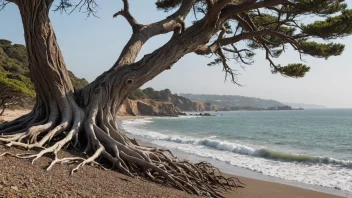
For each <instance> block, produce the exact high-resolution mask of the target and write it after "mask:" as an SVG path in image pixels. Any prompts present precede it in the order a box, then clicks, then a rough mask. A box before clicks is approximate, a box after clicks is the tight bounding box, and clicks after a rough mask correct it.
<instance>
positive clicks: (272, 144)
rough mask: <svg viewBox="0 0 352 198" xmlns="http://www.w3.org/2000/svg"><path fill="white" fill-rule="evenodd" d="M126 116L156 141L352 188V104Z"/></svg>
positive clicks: (141, 134)
mask: <svg viewBox="0 0 352 198" xmlns="http://www.w3.org/2000/svg"><path fill="white" fill-rule="evenodd" d="M211 114H214V115H215V116H211V117H197V116H182V117H178V118H167V117H165V118H152V119H136V120H124V121H122V122H121V123H120V125H121V127H122V128H123V129H124V130H126V131H127V132H129V133H131V134H132V135H134V136H136V137H138V138H141V139H144V140H147V141H149V142H151V143H152V144H156V145H159V146H162V147H167V148H171V149H174V150H178V151H180V152H185V153H188V154H189V155H194V156H198V157H202V158H204V159H209V160H212V161H213V162H214V161H215V162H222V163H226V164H228V165H229V166H231V167H234V168H238V167H240V168H244V169H248V170H251V171H254V172H257V173H259V174H262V175H266V176H271V177H275V178H281V179H284V180H290V181H295V182H301V183H304V184H312V185H316V186H323V187H329V188H333V189H337V190H341V191H346V192H348V194H350V192H352V109H324V110H323V109H321V110H304V111H239V112H216V113H215V112H211Z"/></svg>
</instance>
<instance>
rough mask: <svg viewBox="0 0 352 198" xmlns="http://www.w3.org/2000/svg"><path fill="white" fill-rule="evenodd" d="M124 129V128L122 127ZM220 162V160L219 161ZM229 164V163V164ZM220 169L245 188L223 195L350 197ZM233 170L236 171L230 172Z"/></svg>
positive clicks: (238, 169) (191, 157)
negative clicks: (241, 183) (243, 184)
mask: <svg viewBox="0 0 352 198" xmlns="http://www.w3.org/2000/svg"><path fill="white" fill-rule="evenodd" d="M157 117H158V116H124V117H120V119H119V121H118V122H119V125H120V126H121V121H123V120H135V119H145V118H147V119H152V118H157ZM123 130H124V129H123ZM125 132H126V133H127V134H128V135H131V136H133V137H134V138H136V139H137V140H138V141H139V142H142V143H144V144H147V145H148V146H156V145H154V144H153V143H150V142H149V140H144V139H141V137H139V136H136V135H133V134H131V133H129V132H128V131H125ZM171 150H172V152H173V153H174V154H176V155H178V156H180V157H181V158H184V159H187V160H195V161H196V162H197V161H205V160H206V161H210V163H213V162H212V161H216V160H213V159H210V158H204V157H199V156H195V155H192V154H188V153H184V152H182V151H178V150H173V149H171ZM221 163H222V162H221ZM229 166H231V165H229ZM217 168H220V169H221V172H222V173H223V174H224V175H226V176H229V177H236V178H239V179H240V180H241V182H243V183H245V184H246V187H245V188H243V189H242V188H240V189H236V190H235V191H234V192H230V193H227V194H225V195H226V196H225V197H248V198H249V197H274V198H275V197H277V198H281V197H285V198H297V197H302V198H303V197H312V198H318V197H323V198H324V197H331V198H338V197H351V198H352V193H351V192H348V191H343V190H338V189H334V188H329V187H324V186H317V185H312V184H305V183H302V182H296V181H291V180H285V179H281V178H277V177H272V176H268V175H263V174H260V173H257V172H255V171H252V170H248V169H245V168H241V167H236V166H231V169H230V168H228V167H226V168H225V167H217ZM233 170H235V172H236V173H232V172H234V171H233Z"/></svg>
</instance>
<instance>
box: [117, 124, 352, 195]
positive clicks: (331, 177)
mask: <svg viewBox="0 0 352 198" xmlns="http://www.w3.org/2000/svg"><path fill="white" fill-rule="evenodd" d="M175 119H177V118H175ZM178 119H182V118H178ZM152 122H153V120H151V119H137V120H124V121H122V127H123V128H124V129H125V130H126V131H127V132H130V133H132V134H133V135H137V136H140V137H143V138H146V139H149V140H151V142H152V143H154V144H157V145H160V146H164V147H168V148H174V149H178V150H180V151H183V152H186V153H189V154H194V155H197V156H200V157H206V158H212V159H215V160H218V161H222V162H226V163H227V164H230V165H234V166H238V167H242V168H246V169H249V170H253V171H256V172H259V173H262V174H265V175H269V176H273V177H278V178H282V179H286V180H293V181H299V182H303V183H307V184H314V185H320V186H326V187H332V188H335V189H341V190H345V191H350V192H352V171H351V168H352V162H351V161H349V160H338V159H334V158H330V157H320V156H309V155H300V154H296V153H285V152H279V151H274V150H270V149H267V148H261V147H256V146H255V145H248V144H244V143H241V142H229V141H226V140H221V139H218V138H217V137H216V136H209V137H203V138H196V137H191V136H182V135H179V134H172V133H168V134H164V133H161V132H156V131H150V130H146V129H143V125H146V124H148V123H152Z"/></svg>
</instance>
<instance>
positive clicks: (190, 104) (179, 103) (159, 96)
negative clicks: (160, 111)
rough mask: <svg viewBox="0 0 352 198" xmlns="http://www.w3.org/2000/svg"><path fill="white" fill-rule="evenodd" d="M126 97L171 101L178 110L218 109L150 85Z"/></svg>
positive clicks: (209, 104) (215, 106)
mask: <svg viewBox="0 0 352 198" xmlns="http://www.w3.org/2000/svg"><path fill="white" fill-rule="evenodd" d="M128 99H130V100H144V99H152V100H155V101H160V102H166V103H172V104H173V105H174V106H176V107H177V108H178V109H179V110H180V111H215V110H219V106H217V105H213V104H211V103H205V102H194V101H191V100H189V99H187V98H185V97H182V96H178V95H177V94H173V93H171V91H170V90H169V89H164V90H160V91H156V90H154V89H153V88H151V87H148V88H146V89H143V90H142V89H137V90H135V91H133V92H132V93H131V94H130V95H129V97H128Z"/></svg>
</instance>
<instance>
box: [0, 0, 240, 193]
mask: <svg viewBox="0 0 352 198" xmlns="http://www.w3.org/2000/svg"><path fill="white" fill-rule="evenodd" d="M17 5H18V7H19V9H20V12H21V16H22V21H23V26H24V31H25V40H26V45H27V51H28V57H29V68H30V72H31V79H32V81H33V83H34V85H35V90H36V93H37V99H36V105H35V107H34V109H33V111H32V112H31V113H29V114H28V115H25V116H23V117H21V118H18V119H16V120H14V121H13V122H9V123H5V124H3V125H0V134H2V135H1V136H0V141H2V142H6V145H7V146H20V147H24V148H27V149H30V148H42V149H43V150H42V151H40V152H39V153H38V154H34V155H13V154H10V153H5V154H8V155H12V156H16V157H18V158H26V159H33V162H34V161H35V160H37V159H38V158H40V157H41V156H43V155H44V154H48V153H51V154H54V156H55V158H54V160H53V161H52V163H51V164H50V166H49V167H48V169H51V167H52V166H53V165H54V164H56V163H58V162H62V163H65V162H72V161H78V162H81V163H79V165H78V166H77V168H75V169H74V170H73V171H76V170H77V169H78V168H79V167H81V166H83V165H85V164H86V163H94V164H97V162H95V160H97V159H98V157H100V156H102V157H103V159H104V160H106V161H108V162H110V163H111V165H112V166H113V167H114V168H117V169H118V170H119V171H120V172H122V173H125V174H127V175H131V176H133V175H143V176H144V177H147V178H149V179H151V180H153V181H156V182H161V183H164V182H165V181H167V182H168V183H169V184H170V185H172V186H174V187H176V188H178V189H181V190H185V191H187V192H190V193H195V194H198V195H207V196H214V197H217V196H220V194H219V191H218V190H219V188H222V189H225V190H227V189H229V188H231V187H234V186H238V185H239V183H238V181H237V180H235V179H232V178H231V179H226V178H224V177H223V176H221V174H218V173H217V172H216V171H215V170H216V169H214V167H212V166H211V165H209V164H207V163H198V164H192V163H189V162H187V161H182V160H179V159H178V158H176V157H174V156H173V155H172V154H171V153H170V155H169V156H168V155H166V154H165V153H164V152H165V150H162V149H157V148H149V147H144V146H141V145H139V144H138V143H137V142H136V141H135V140H131V139H129V138H128V137H127V136H126V135H125V134H124V133H123V132H121V131H120V130H119V129H118V127H117V117H116V116H117V110H118V108H119V107H120V106H121V104H122V102H123V100H125V99H126V97H127V96H128V95H129V93H131V92H132V91H133V90H135V89H137V88H139V87H140V86H142V85H143V84H144V83H146V82H147V81H149V80H151V79H153V78H154V77H155V76H157V75H158V74H160V73H161V72H162V71H164V70H166V69H168V68H170V67H171V66H172V65H173V64H174V63H175V62H177V61H178V60H179V59H180V58H181V57H183V56H184V55H186V54H187V53H190V52H194V51H195V50H197V48H198V47H199V46H200V45H202V44H204V43H206V42H207V41H209V40H210V38H211V37H212V36H213V35H214V34H215V33H216V32H217V31H218V29H219V24H221V23H222V22H218V21H217V22H214V21H208V20H200V21H198V22H197V24H195V25H193V26H192V27H191V28H188V29H187V30H186V31H185V32H184V33H183V34H179V33H180V23H179V22H180V21H182V20H183V19H184V15H186V14H187V13H188V12H189V10H190V8H191V6H192V5H193V2H192V1H189V2H188V3H185V4H183V5H182V6H181V7H180V9H179V11H178V12H177V14H175V15H172V17H170V18H167V19H165V20H162V21H160V22H157V23H154V24H151V25H145V26H143V25H139V24H137V23H136V21H135V20H130V24H131V25H132V27H133V30H134V33H133V35H132V37H131V39H130V41H129V42H128V44H127V46H126V47H125V49H124V50H123V52H122V53H121V55H120V57H119V59H118V61H117V62H116V63H115V65H114V66H113V67H112V68H111V69H110V70H109V71H107V72H105V73H104V74H102V75H101V76H99V77H98V78H97V79H96V80H95V81H93V82H92V83H90V84H89V85H88V86H87V87H85V88H83V89H81V90H78V91H76V92H74V91H73V88H72V84H71V82H70V79H69V76H68V73H67V69H66V66H65V63H64V59H63V56H62V54H61V52H60V48H59V46H58V44H57V41H56V38H55V33H54V30H53V27H52V25H51V23H50V20H49V17H48V13H49V9H50V5H51V1H48V0H33V1H18V2H17ZM125 12H128V10H126V8H125ZM169 31H174V36H173V37H172V38H171V40H170V41H169V42H168V43H167V44H165V45H164V46H162V47H161V48H159V49H157V50H156V51H154V52H153V53H151V54H148V55H145V56H144V57H143V58H142V59H141V60H140V61H138V62H135V58H136V57H137V55H138V53H139V51H140V49H141V47H142V45H143V43H145V42H146V41H147V40H148V39H149V38H151V37H152V36H154V35H157V34H161V33H167V32H169ZM54 137H56V138H55V141H54V144H49V143H52V142H53V139H54ZM69 143H71V144H72V146H73V147H76V148H77V149H79V150H81V151H82V152H84V153H86V154H88V155H89V156H90V157H89V158H88V159H83V158H80V157H75V158H64V159H59V158H57V152H58V151H60V150H61V149H62V147H63V146H65V145H67V144H69ZM5 154H3V155H5Z"/></svg>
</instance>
